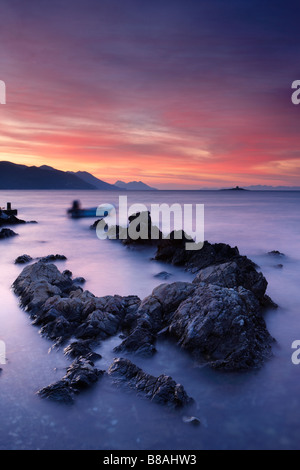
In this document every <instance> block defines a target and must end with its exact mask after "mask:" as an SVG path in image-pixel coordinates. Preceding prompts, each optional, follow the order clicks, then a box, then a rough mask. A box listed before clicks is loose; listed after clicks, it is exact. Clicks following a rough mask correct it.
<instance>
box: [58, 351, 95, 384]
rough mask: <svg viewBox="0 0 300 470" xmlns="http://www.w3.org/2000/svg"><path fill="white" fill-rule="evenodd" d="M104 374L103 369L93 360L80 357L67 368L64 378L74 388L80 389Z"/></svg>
mask: <svg viewBox="0 0 300 470" xmlns="http://www.w3.org/2000/svg"><path fill="white" fill-rule="evenodd" d="M102 375H103V371H100V370H98V369H97V368H96V367H95V366H94V363H93V362H92V361H91V360H88V359H86V358H84V357H79V358H77V359H75V361H74V362H73V363H72V364H71V366H70V367H69V368H68V369H67V373H66V375H65V377H63V380H65V381H66V382H68V385H69V387H71V388H72V389H73V390H76V391H80V390H82V389H84V388H87V387H89V386H91V385H92V384H94V383H96V382H97V381H98V379H99V377H101V376H102Z"/></svg>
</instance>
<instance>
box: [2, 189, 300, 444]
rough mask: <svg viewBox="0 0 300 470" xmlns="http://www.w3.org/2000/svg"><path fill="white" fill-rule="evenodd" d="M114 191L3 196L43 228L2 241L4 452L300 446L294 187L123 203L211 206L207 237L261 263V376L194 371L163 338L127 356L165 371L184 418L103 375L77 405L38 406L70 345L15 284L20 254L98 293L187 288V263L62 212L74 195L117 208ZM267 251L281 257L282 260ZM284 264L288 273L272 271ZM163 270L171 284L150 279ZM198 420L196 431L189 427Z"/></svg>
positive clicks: (298, 246) (298, 198) (108, 356)
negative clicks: (160, 258)
mask: <svg viewBox="0 0 300 470" xmlns="http://www.w3.org/2000/svg"><path fill="white" fill-rule="evenodd" d="M118 196H119V194H118V193H117V192H100V191H99V192H98V191H89V192H80V194H78V193H77V194H75V193H73V192H69V191H40V192H37V191H20V192H19V191H13V192H10V191H1V192H0V205H1V206H4V205H5V203H6V202H8V201H11V202H12V203H13V206H15V207H16V208H17V209H18V210H19V217H20V218H22V219H25V220H27V221H30V220H36V221H37V222H38V224H26V225H20V226H16V227H12V228H13V230H14V231H16V232H17V233H18V234H19V236H18V237H15V238H12V239H9V240H1V241H0V260H1V268H0V305H1V309H0V340H2V341H4V342H5V344H6V356H7V363H6V364H5V365H2V366H1V367H2V372H1V374H0V449H107V450H115V449H123V450H124V449H128V450H135V449H164V450H167V449H172V450H173V449H180V450H186V449H189V450H191V449H299V447H300V446H299V442H300V423H299V421H300V366H295V365H294V364H293V363H292V361H291V356H292V352H293V351H292V349H291V345H292V343H293V341H295V340H300V307H299V305H300V289H299V272H300V215H299V203H300V193H299V192H242V191H241V192H220V191H211V192H210V191H206V192H204V191H199V192H197V191H186V192H184V191H182V192H175V191H174V192H173V191H160V192H152V191H151V192H128V194H127V196H128V203H129V205H130V204H133V203H138V202H140V203H144V204H146V205H147V207H149V208H150V205H151V204H153V203H168V204H173V203H180V204H188V203H189V204H204V205H205V239H207V240H209V241H210V242H226V243H229V244H230V245H232V246H238V248H239V250H240V253H241V254H243V255H247V256H248V257H249V258H251V259H252V260H253V261H255V262H256V263H257V264H258V265H259V266H260V269H261V270H262V272H263V273H264V275H265V277H266V278H267V280H268V282H269V285H268V291H267V293H268V294H269V295H270V296H271V297H272V299H273V300H274V301H275V302H276V303H278V305H279V308H278V309H277V310H275V311H274V310H270V311H267V312H266V314H265V319H266V322H267V326H268V329H269V331H270V333H271V334H272V335H273V336H274V338H275V339H276V340H277V342H276V344H275V345H274V347H273V352H274V355H273V358H272V359H271V360H269V361H268V362H267V363H266V364H265V365H264V366H263V367H262V369H261V370H259V371H254V372H250V373H242V374H240V373H239V374H237V373H236V374H231V373H221V372H217V371H213V370H211V369H210V368H208V367H204V368H203V367H202V368H199V367H197V365H196V364H195V363H194V361H193V360H192V358H191V357H190V356H189V355H188V354H187V353H185V352H183V351H181V350H180V349H179V347H178V346H177V345H176V344H175V343H174V342H172V341H169V340H166V339H164V340H160V341H159V342H158V344H157V350H158V351H157V353H156V355H155V356H154V357H152V358H150V359H142V358H137V357H130V356H128V357H129V358H130V359H132V360H133V362H135V363H136V364H137V365H138V366H140V367H142V368H143V369H144V370H145V371H146V372H148V373H151V374H153V375H156V376H157V375H159V374H162V373H164V374H168V375H171V376H172V377H173V378H174V379H175V380H176V381H177V382H179V383H181V384H182V385H183V386H184V388H185V390H186V391H187V393H188V394H189V395H190V396H192V397H193V398H194V400H195V403H194V405H193V406H192V408H191V409H190V410H188V411H170V410H169V409H166V408H164V407H162V406H159V405H156V404H153V403H151V402H148V401H146V400H143V399H141V398H138V397H136V395H135V394H134V392H132V393H124V391H122V390H119V389H116V388H115V387H113V386H112V385H111V383H110V380H109V378H108V377H104V378H102V379H101V380H100V381H99V382H98V383H97V384H96V385H94V386H93V387H91V388H90V389H89V390H88V391H86V392H83V393H82V394H81V395H79V396H78V397H77V398H76V402H75V404H74V405H72V406H65V405H61V404H57V403H54V402H50V401H47V400H42V399H41V398H39V397H38V396H37V395H36V392H37V390H39V389H40V388H42V387H44V386H46V385H49V384H50V383H52V382H54V381H56V380H59V379H60V378H61V377H62V376H63V375H64V374H65V369H66V367H67V366H68V365H69V364H70V360H69V359H67V358H66V357H65V356H64V354H63V350H55V349H54V350H53V349H52V350H51V352H49V350H50V349H51V346H52V342H51V341H49V340H47V339H45V338H43V337H41V336H40V335H39V330H38V328H37V327H35V326H33V325H32V324H31V320H30V318H29V316H28V314H27V313H26V312H24V311H23V310H22V309H20V307H19V304H18V299H17V298H16V296H15V295H14V293H13V292H12V290H11V285H12V283H13V282H14V280H15V279H16V277H17V276H18V275H19V273H20V272H21V270H22V269H23V267H22V266H17V265H15V264H14V260H15V259H16V257H17V256H19V255H22V254H29V255H31V256H32V257H33V258H34V257H39V256H46V255H48V254H56V253H58V254H63V255H65V256H66V257H67V258H68V259H67V261H66V262H58V263H57V266H58V268H59V269H60V270H65V269H69V270H71V271H72V272H73V275H74V276H76V277H77V276H83V277H84V278H85V279H86V281H87V282H86V284H85V286H84V288H85V289H87V290H89V291H91V292H92V293H93V294H95V295H97V296H104V295H108V294H120V295H129V294H136V295H138V296H139V297H141V298H144V297H146V296H147V295H149V294H150V293H151V291H152V290H153V288H154V287H155V286H157V285H158V284H160V283H162V282H174V281H177V280H188V281H191V280H192V279H193V276H192V275H191V274H190V273H187V272H185V271H184V270H183V269H181V268H176V267H173V266H169V265H165V264H163V263H159V262H156V261H153V260H151V257H152V255H153V251H151V250H149V249H143V250H133V249H128V248H126V247H124V246H122V245H121V243H119V242H118V241H112V240H99V239H98V238H97V236H96V233H95V231H92V230H90V229H89V226H90V224H91V223H92V222H93V220H91V219H81V220H71V219H69V218H68V217H67V216H66V209H67V208H68V207H69V206H70V205H71V203H72V201H73V200H74V199H78V198H79V199H80V200H81V202H82V205H83V206H85V207H90V206H97V205H99V204H102V203H104V202H108V203H112V204H114V205H115V206H116V207H117V206H118ZM271 250H279V251H280V252H283V253H285V255H286V256H285V257H284V258H282V259H280V260H277V259H273V258H272V257H270V256H268V255H267V252H269V251H271ZM279 263H281V264H283V267H282V268H279V267H278V266H277V265H278V264H279ZM161 271H167V272H169V273H170V274H172V276H170V278H169V279H168V281H162V280H160V279H158V278H156V277H155V275H156V274H158V273H159V272H161ZM121 341H122V340H121V339H120V338H119V337H118V336H116V337H113V338H110V339H108V340H107V341H103V342H102V344H101V345H100V346H99V348H98V349H97V351H98V352H100V353H101V355H102V359H101V360H100V361H99V362H97V366H98V368H99V369H102V370H105V369H107V367H108V366H109V364H110V363H111V362H112V360H113V358H114V357H115V356H116V354H115V353H113V348H114V347H115V346H116V345H117V344H119V343H120V342H121ZM185 414H188V415H194V416H197V417H198V418H199V419H200V421H201V425H200V426H198V427H194V426H192V425H191V424H187V423H184V422H183V420H182V417H183V415H185Z"/></svg>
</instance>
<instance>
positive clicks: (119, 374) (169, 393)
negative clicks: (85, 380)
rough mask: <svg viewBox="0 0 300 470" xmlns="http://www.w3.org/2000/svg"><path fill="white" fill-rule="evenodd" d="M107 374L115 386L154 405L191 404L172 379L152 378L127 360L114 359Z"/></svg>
mask: <svg viewBox="0 0 300 470" xmlns="http://www.w3.org/2000/svg"><path fill="white" fill-rule="evenodd" d="M107 373H108V375H109V376H110V377H111V379H112V381H113V383H114V384H115V385H116V386H118V387H123V388H125V389H128V390H134V391H135V392H136V393H137V395H138V396H141V397H144V398H147V399H148V400H150V401H152V402H154V403H158V404H162V405H167V406H169V407H172V408H181V407H184V406H187V405H189V404H191V403H192V402H193V400H192V398H191V397H189V396H188V395H187V393H186V391H185V390H184V388H183V386H182V385H180V384H177V383H176V382H175V381H174V380H173V379H172V377H169V376H167V375H160V376H159V377H154V376H152V375H150V374H147V373H145V372H144V371H143V370H142V369H140V368H139V367H137V366H136V365H135V364H133V363H132V362H131V361H130V360H129V359H123V358H116V359H115V360H114V362H113V363H112V364H111V365H110V367H109V369H108V371H107Z"/></svg>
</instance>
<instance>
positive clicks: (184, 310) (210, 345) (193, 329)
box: [169, 283, 274, 371]
mask: <svg viewBox="0 0 300 470" xmlns="http://www.w3.org/2000/svg"><path fill="white" fill-rule="evenodd" d="M169 333H170V334H171V335H172V336H174V337H175V338H176V339H177V340H178V344H179V345H180V346H181V347H182V348H184V349H187V350H188V351H190V352H191V353H192V354H193V355H194V357H195V358H196V359H197V360H199V361H201V362H207V363H208V364H209V365H210V366H212V367H214V368H217V369H222V370H231V371H236V370H249V369H252V368H257V367H260V366H261V365H262V364H263V362H264V361H265V360H266V359H268V358H270V356H271V354H272V349H271V344H272V342H273V341H274V340H273V338H272V337H271V336H270V334H269V332H268V330H267V328H266V324H265V321H264V319H263V317H262V314H261V307H260V305H259V302H258V300H257V299H256V297H255V296H254V294H253V293H252V292H250V291H248V290H246V289H244V288H243V287H238V288H237V289H228V288H225V287H219V286H216V285H210V284H205V283H202V284H200V285H199V286H198V287H197V289H196V290H195V292H194V293H193V295H191V296H190V297H189V298H188V299H187V300H185V301H184V302H182V303H181V304H180V306H179V307H178V309H177V310H176V312H175V313H174V315H173V317H172V320H171V323H170V326H169Z"/></svg>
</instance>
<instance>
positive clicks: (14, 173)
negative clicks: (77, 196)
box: [0, 162, 95, 190]
mask: <svg viewBox="0 0 300 470" xmlns="http://www.w3.org/2000/svg"><path fill="white" fill-rule="evenodd" d="M0 189H91V190H92V189H95V187H94V186H93V185H91V184H89V183H87V182H85V181H83V180H82V179H80V178H78V177H77V176H76V175H73V174H70V173H66V172H64V171H60V170H55V169H54V168H51V167H36V166H26V165H16V164H14V163H10V162H0Z"/></svg>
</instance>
